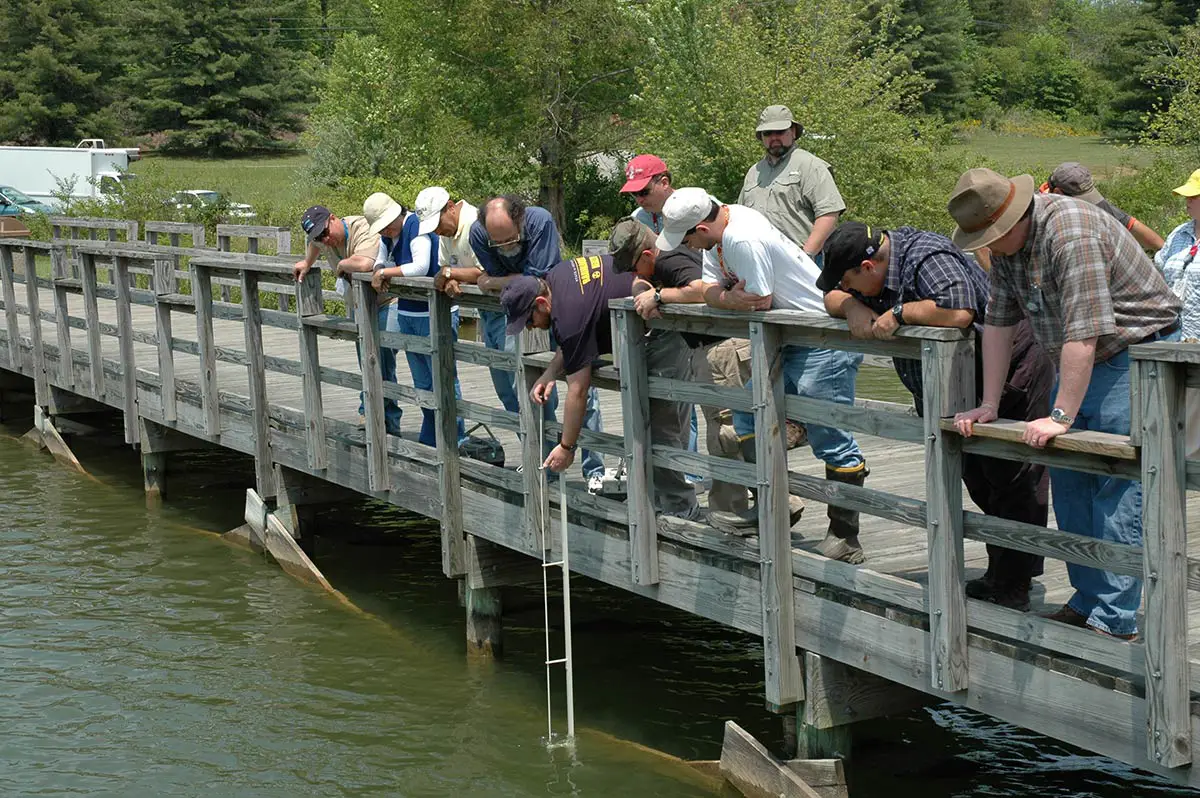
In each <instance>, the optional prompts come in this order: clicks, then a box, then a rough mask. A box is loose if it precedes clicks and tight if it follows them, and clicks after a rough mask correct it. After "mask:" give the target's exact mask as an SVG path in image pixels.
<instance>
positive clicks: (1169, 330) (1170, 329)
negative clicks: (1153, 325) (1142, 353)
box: [1138, 316, 1179, 344]
mask: <svg viewBox="0 0 1200 798" xmlns="http://www.w3.org/2000/svg"><path fill="white" fill-rule="evenodd" d="M1177 332H1179V317H1178V316H1176V317H1175V321H1173V322H1171V323H1170V324H1168V325H1167V326H1166V327H1163V328H1162V329H1161V330H1158V331H1156V332H1152V333H1150V334H1149V335H1147V336H1146V337H1145V338H1143V339H1142V340H1140V341H1138V343H1139V344H1148V343H1150V342H1151V341H1157V340H1158V339H1159V338H1165V337H1167V336H1168V335H1172V334H1174V333H1177Z"/></svg>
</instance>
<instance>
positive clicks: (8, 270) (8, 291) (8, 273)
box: [0, 244, 21, 371]
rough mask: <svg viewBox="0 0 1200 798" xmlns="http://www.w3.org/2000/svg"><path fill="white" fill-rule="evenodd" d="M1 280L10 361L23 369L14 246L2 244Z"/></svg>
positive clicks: (0, 257) (15, 369) (0, 253)
mask: <svg viewBox="0 0 1200 798" xmlns="http://www.w3.org/2000/svg"><path fill="white" fill-rule="evenodd" d="M0 280H3V282H4V322H5V325H6V329H7V330H8V362H9V364H10V365H11V366H12V369H13V371H20V370H21V320H20V317H19V316H18V315H17V290H16V287H15V286H14V285H13V283H14V279H13V256H12V247H10V246H9V245H7V244H4V245H3V246H0Z"/></svg>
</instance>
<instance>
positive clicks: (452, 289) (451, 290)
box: [440, 280, 462, 299]
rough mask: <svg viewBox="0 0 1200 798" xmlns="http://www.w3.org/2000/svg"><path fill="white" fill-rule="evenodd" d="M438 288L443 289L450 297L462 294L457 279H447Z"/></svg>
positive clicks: (453, 297)
mask: <svg viewBox="0 0 1200 798" xmlns="http://www.w3.org/2000/svg"><path fill="white" fill-rule="evenodd" d="M440 290H441V291H444V292H445V294H446V296H448V297H450V298H451V299H457V298H458V297H460V296H462V286H461V285H459V284H458V280H447V281H446V282H445V284H444V285H443V286H442V287H441V289H440Z"/></svg>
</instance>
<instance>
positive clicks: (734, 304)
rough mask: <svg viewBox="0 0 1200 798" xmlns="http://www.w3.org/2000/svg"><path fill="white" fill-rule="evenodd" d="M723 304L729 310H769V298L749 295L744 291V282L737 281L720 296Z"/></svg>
mask: <svg viewBox="0 0 1200 798" xmlns="http://www.w3.org/2000/svg"><path fill="white" fill-rule="evenodd" d="M722 300H723V304H724V305H725V307H727V308H729V309H730V310H770V309H771V297H768V296H760V295H759V294H751V293H750V292H749V291H747V290H746V281H745V280H738V281H737V282H736V283H734V285H733V287H732V288H729V289H727V290H726V291H725V292H724V295H723V296H722Z"/></svg>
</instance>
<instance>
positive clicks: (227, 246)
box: [217, 229, 233, 302]
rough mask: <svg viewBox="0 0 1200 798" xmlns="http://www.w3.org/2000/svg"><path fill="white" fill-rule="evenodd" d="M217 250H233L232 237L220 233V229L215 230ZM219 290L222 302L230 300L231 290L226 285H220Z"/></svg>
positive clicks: (231, 298)
mask: <svg viewBox="0 0 1200 798" xmlns="http://www.w3.org/2000/svg"><path fill="white" fill-rule="evenodd" d="M217 251H218V252H232V251H233V239H232V238H230V237H229V236H227V235H221V231H220V230H219V229H218V230H217ZM219 291H220V296H221V301H222V302H231V301H232V300H233V290H232V289H231V288H230V287H229V286H228V285H221V286H220V288H219Z"/></svg>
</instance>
